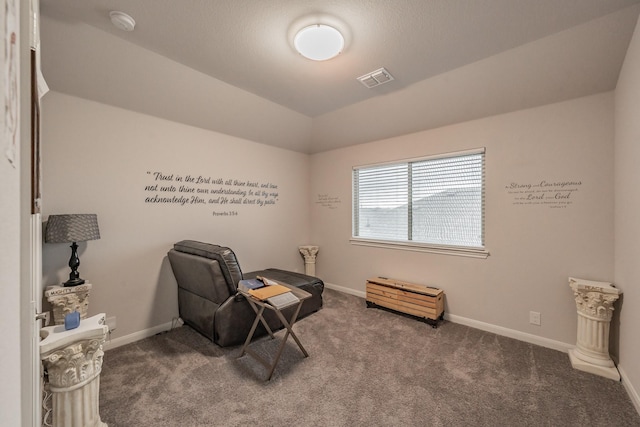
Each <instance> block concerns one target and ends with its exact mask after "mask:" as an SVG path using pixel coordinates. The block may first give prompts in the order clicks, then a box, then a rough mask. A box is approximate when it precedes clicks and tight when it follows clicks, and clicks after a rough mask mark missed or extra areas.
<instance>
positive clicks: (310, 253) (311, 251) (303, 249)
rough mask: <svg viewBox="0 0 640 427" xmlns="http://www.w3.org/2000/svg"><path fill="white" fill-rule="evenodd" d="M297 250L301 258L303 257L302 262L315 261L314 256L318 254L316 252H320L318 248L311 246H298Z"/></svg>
mask: <svg viewBox="0 0 640 427" xmlns="http://www.w3.org/2000/svg"><path fill="white" fill-rule="evenodd" d="M298 250H299V251H300V253H301V254H302V256H304V260H305V261H313V262H315V261H316V255H317V254H318V251H319V250H320V247H319V246H313V245H305V246H298Z"/></svg>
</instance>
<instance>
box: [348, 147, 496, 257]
mask: <svg viewBox="0 0 640 427" xmlns="http://www.w3.org/2000/svg"><path fill="white" fill-rule="evenodd" d="M353 236H354V237H356V238H363V239H374V240H382V241H399V242H415V243H422V244H427V245H444V246H456V247H465V248H482V247H484V149H480V150H473V151H467V152H464V153H452V154H446V155H441V156H434V157H429V158H421V159H414V160H410V161H405V162H402V163H393V164H381V165H373V166H364V167H356V168H354V169H353Z"/></svg>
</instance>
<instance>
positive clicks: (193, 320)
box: [168, 240, 324, 347]
mask: <svg viewBox="0 0 640 427" xmlns="http://www.w3.org/2000/svg"><path fill="white" fill-rule="evenodd" d="M168 257H169V262H170V264H171V268H172V270H173V274H174V275H175V277H176V281H177V283H178V309H179V311H180V317H181V318H182V320H183V321H184V322H185V323H186V324H187V325H189V326H191V327H192V328H194V329H195V330H196V331H198V332H200V333H201V334H202V335H204V336H205V337H207V338H208V339H210V340H211V341H213V342H214V343H216V344H218V345H220V346H221V347H226V346H231V345H237V344H241V343H243V342H244V340H245V339H246V338H247V335H248V333H249V330H250V329H251V325H252V324H253V321H254V319H255V316H256V314H255V312H254V311H253V309H252V308H251V306H250V305H249V303H248V302H247V301H246V300H245V298H244V297H243V296H242V295H240V294H238V291H237V286H238V282H239V281H240V280H242V279H253V278H255V277H256V276H264V277H267V278H269V279H273V280H276V281H279V282H283V283H287V284H289V285H292V286H297V287H299V288H301V289H304V290H305V291H307V292H309V293H310V294H311V298H308V299H306V300H305V301H304V302H303V304H302V307H301V309H300V313H299V315H298V319H301V318H303V317H305V316H308V315H309V314H311V313H313V312H315V311H317V310H319V309H320V308H321V307H322V292H323V291H324V283H323V282H322V280H320V279H319V278H317V277H313V276H307V275H305V274H301V273H295V272H292V271H286V270H279V269H275V268H268V269H266V270H261V271H253V272H250V273H245V274H243V273H242V270H241V269H240V264H239V263H238V260H237V259H236V256H235V254H234V253H233V251H232V250H231V249H229V248H228V247H224V246H219V245H212V244H209V243H202V242H197V241H193V240H183V241H181V242H178V243H176V244H175V245H174V247H173V249H171V250H169V253H168ZM293 309H294V307H289V308H286V309H284V310H283V314H284V315H285V318H287V319H289V318H290V316H291V314H292V311H293ZM267 311H268V312H266V313H265V319H266V321H267V323H268V324H269V327H270V328H271V329H272V330H274V331H275V330H277V329H280V328H282V327H283V325H282V323H281V322H280V320H279V319H278V317H277V316H276V315H275V313H273V312H271V311H270V310H267ZM266 333H267V331H266V330H265V328H264V327H263V326H262V324H259V325H258V328H257V329H256V332H255V334H254V337H257V336H260V335H264V334H266Z"/></svg>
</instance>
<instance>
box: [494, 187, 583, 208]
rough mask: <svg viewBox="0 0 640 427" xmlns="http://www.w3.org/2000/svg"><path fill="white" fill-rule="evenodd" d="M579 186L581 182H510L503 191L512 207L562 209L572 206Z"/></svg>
mask: <svg viewBox="0 0 640 427" xmlns="http://www.w3.org/2000/svg"><path fill="white" fill-rule="evenodd" d="M581 186H582V181H581V180H567V181H554V180H540V181H534V182H511V183H509V184H508V185H506V186H505V190H506V191H507V194H509V195H510V196H511V198H512V200H513V202H512V204H513V205H526V206H545V207H548V208H552V209H563V208H567V207H568V206H571V205H573V203H574V202H575V201H576V194H577V193H578V190H579V189H580V188H581Z"/></svg>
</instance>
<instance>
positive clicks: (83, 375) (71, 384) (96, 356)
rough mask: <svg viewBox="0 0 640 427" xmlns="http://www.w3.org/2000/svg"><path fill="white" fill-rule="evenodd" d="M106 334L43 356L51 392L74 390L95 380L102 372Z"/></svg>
mask: <svg viewBox="0 0 640 427" xmlns="http://www.w3.org/2000/svg"><path fill="white" fill-rule="evenodd" d="M105 338H106V333H105V334H102V335H101V336H100V337H98V338H95V339H86V340H81V341H78V342H75V343H73V344H70V345H68V346H67V347H64V348H62V349H59V350H54V351H52V352H50V353H48V354H45V355H42V362H43V363H44V365H45V367H46V368H47V374H48V376H49V385H50V387H51V391H54V392H55V391H57V390H60V389H64V391H68V390H73V389H76V388H78V387H81V386H83V385H85V384H86V383H87V382H89V381H91V380H93V379H94V378H96V377H97V376H98V375H100V372H101V371H102V358H103V356H104V352H103V350H102V344H103V343H104V341H105Z"/></svg>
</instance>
